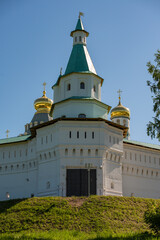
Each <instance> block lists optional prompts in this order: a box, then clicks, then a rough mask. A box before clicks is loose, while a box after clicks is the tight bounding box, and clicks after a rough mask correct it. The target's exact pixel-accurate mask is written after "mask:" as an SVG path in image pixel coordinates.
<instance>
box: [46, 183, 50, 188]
mask: <svg viewBox="0 0 160 240" xmlns="http://www.w3.org/2000/svg"><path fill="white" fill-rule="evenodd" d="M50 187H51V184H50V182H49V181H48V182H47V183H46V188H47V189H50Z"/></svg>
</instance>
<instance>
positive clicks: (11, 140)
mask: <svg viewBox="0 0 160 240" xmlns="http://www.w3.org/2000/svg"><path fill="white" fill-rule="evenodd" d="M30 138H31V135H24V136H18V137H11V138H4V139H0V145H1V144H7V143H16V142H24V141H27V140H29V139H30Z"/></svg>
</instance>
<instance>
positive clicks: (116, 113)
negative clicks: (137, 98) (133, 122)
mask: <svg viewBox="0 0 160 240" xmlns="http://www.w3.org/2000/svg"><path fill="white" fill-rule="evenodd" d="M118 117H126V118H129V119H130V110H129V108H126V107H124V106H123V105H122V104H121V98H120V97H119V104H118V105H117V107H115V108H113V109H112V110H111V120H112V119H113V118H118Z"/></svg>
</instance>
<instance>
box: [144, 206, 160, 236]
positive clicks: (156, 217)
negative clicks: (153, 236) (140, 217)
mask: <svg viewBox="0 0 160 240" xmlns="http://www.w3.org/2000/svg"><path fill="white" fill-rule="evenodd" d="M144 217H145V221H146V223H148V224H149V225H150V227H151V228H152V229H153V230H154V231H155V232H156V233H159V232H160V205H159V206H156V205H152V206H151V207H150V208H149V209H148V210H147V211H146V212H145V215H144Z"/></svg>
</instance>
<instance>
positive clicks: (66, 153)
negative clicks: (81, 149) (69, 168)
mask: <svg viewBox="0 0 160 240" xmlns="http://www.w3.org/2000/svg"><path fill="white" fill-rule="evenodd" d="M65 155H66V156H67V155H68V149H67V148H66V149H65Z"/></svg>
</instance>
